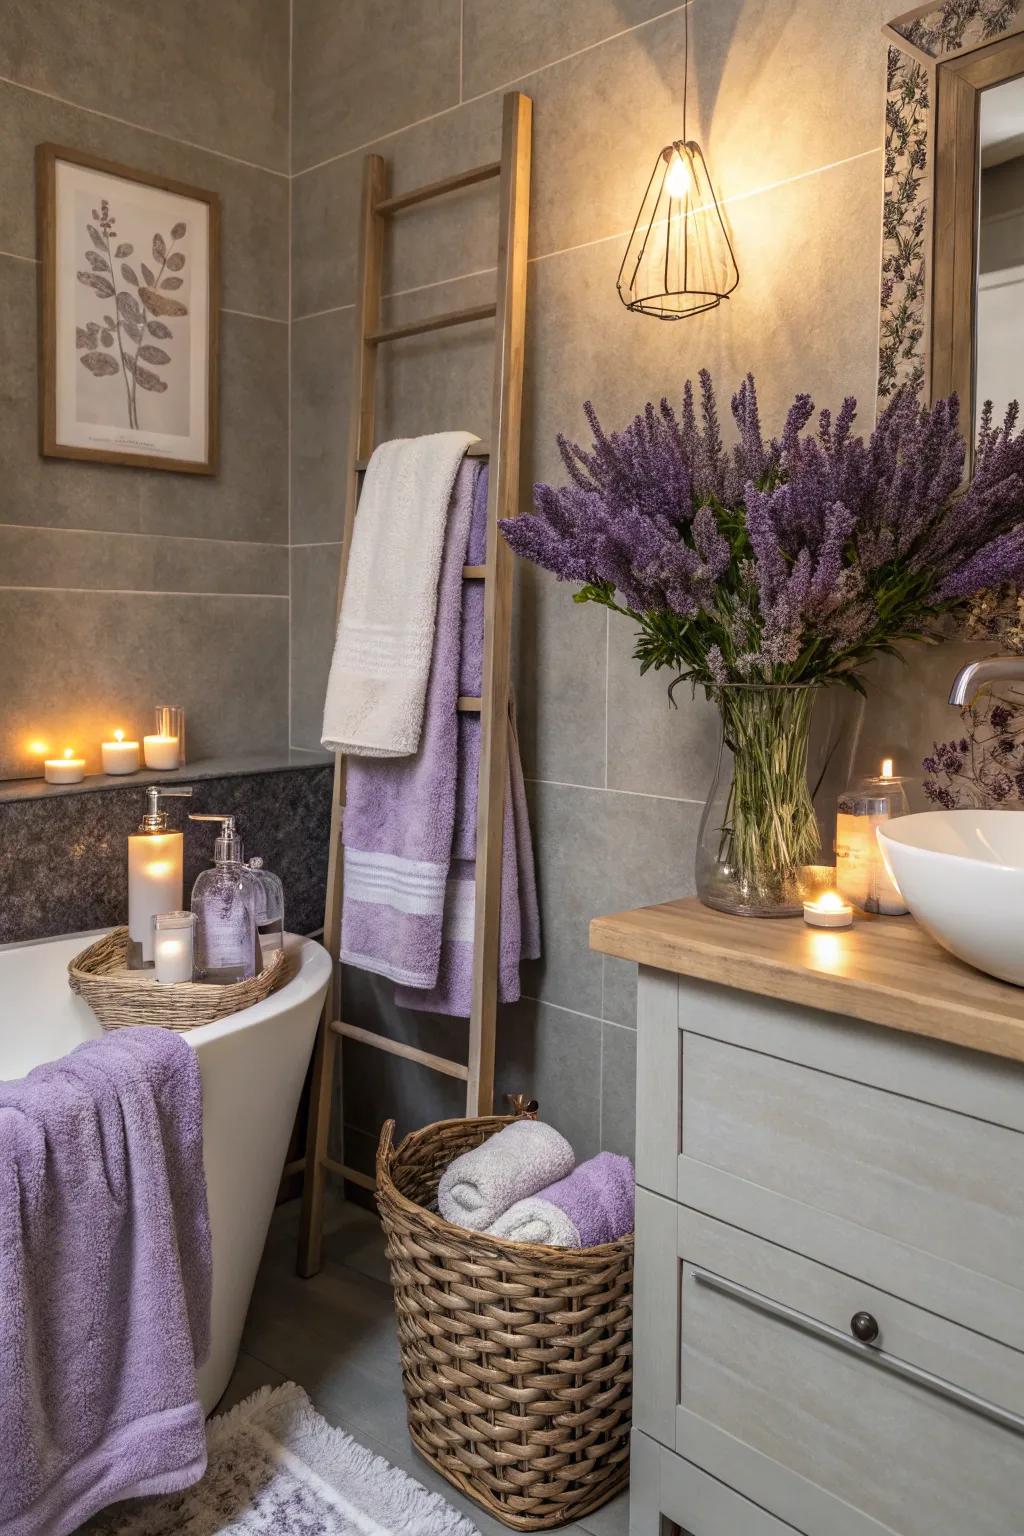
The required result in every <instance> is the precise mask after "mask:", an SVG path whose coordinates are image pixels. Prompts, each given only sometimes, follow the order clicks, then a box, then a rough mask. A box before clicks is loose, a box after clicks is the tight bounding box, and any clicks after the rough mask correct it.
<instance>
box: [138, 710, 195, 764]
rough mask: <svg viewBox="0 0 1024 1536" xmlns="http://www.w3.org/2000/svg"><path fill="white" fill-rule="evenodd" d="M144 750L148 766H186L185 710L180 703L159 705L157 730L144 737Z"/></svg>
mask: <svg viewBox="0 0 1024 1536" xmlns="http://www.w3.org/2000/svg"><path fill="white" fill-rule="evenodd" d="M142 750H143V755H144V757H145V760H146V767H147V768H183V767H184V766H185V711H184V710H183V709H182V708H181V707H180V706H179V705H176V704H158V705H157V708H156V731H155V733H154V734H153V735H152V736H144V737H143V739H142Z"/></svg>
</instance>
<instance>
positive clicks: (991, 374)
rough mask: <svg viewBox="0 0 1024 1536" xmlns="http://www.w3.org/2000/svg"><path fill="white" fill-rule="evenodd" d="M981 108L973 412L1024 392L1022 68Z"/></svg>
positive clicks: (1000, 408) (998, 408) (1001, 407)
mask: <svg viewBox="0 0 1024 1536" xmlns="http://www.w3.org/2000/svg"><path fill="white" fill-rule="evenodd" d="M980 98H981V99H980V103H979V112H978V273H977V296H976V300H975V314H974V416H975V427H977V421H978V417H979V416H980V413H981V407H982V403H983V402H984V401H985V400H991V401H992V403H993V405H994V407H995V416H996V420H1000V419H1001V418H1002V415H1003V412H1004V411H1005V410H1006V407H1007V405H1008V404H1009V402H1010V401H1011V400H1014V399H1016V398H1017V397H1018V396H1019V395H1020V392H1021V369H1022V360H1024V76H1022V77H1018V78H1017V79H1015V80H1006V81H1004V82H1003V83H1002V84H1000V85H990V86H988V87H987V88H986V89H985V90H983V91H982V92H981V93H980Z"/></svg>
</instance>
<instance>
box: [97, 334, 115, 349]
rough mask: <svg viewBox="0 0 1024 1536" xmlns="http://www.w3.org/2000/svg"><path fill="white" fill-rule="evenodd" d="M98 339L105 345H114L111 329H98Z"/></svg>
mask: <svg viewBox="0 0 1024 1536" xmlns="http://www.w3.org/2000/svg"><path fill="white" fill-rule="evenodd" d="M100 341H102V343H103V345H104V346H105V347H112V346H113V345H114V333H113V331H100Z"/></svg>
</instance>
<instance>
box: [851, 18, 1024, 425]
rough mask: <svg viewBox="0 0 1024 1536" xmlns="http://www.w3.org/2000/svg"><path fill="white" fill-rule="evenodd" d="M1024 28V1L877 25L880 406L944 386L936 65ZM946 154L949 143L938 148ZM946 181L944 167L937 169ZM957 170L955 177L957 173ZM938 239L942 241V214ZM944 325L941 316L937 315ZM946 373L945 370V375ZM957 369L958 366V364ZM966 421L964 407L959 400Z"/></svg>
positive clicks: (940, 390)
mask: <svg viewBox="0 0 1024 1536" xmlns="http://www.w3.org/2000/svg"><path fill="white" fill-rule="evenodd" d="M1020 33H1024V0H943V3H942V4H940V5H936V4H935V3H934V0H932V3H931V4H928V5H922V6H918V7H917V8H916V9H915V10H913V11H909V12H907V13H906V14H905V15H903V16H899V17H897V18H896V20H895V21H891V22H889V24H888V25H887V26H886V27H884V28H883V35H884V37H885V40H886V42H887V44H888V57H887V69H886V95H885V171H884V185H883V198H882V283H881V294H880V307H881V314H880V323H879V340H878V404H879V406H880V407H881V406H882V405H884V404H885V402H886V401H887V400H888V399H889V398H890V397H891V396H892V394H893V393H894V392H895V391H896V390H897V389H898V388H899V387H900V385H901V384H909V385H911V386H912V387H913V388H915V389H920V390H921V391H922V394H923V395H924V397H925V398H928V397H929V396H930V394H931V392H932V387H933V382H934V383H935V385H936V389H935V393H936V394H942V393H946V392H948V386H947V388H946V389H943V388H942V387H941V384H942V383H945V382H946V381H945V379H943V380H941V381H940V380H939V379H938V378H937V377H936V375H935V372H934V369H933V357H932V346H931V343H932V332H933V321H934V319H935V316H934V311H933V302H934V291H935V290H934V283H935V262H934V260H933V255H934V245H935V213H936V207H935V202H936V177H937V163H938V160H939V132H938V129H939V123H938V117H937V113H936V101H937V97H938V90H939V85H940V71H941V70H942V69H943V67H944V66H949V65H951V64H953V63H954V62H955V61H957V60H962V59H964V58H966V57H967V56H969V55H971V54H975V53H978V52H979V50H982V49H986V48H990V47H991V46H992V45H993V44H996V43H999V42H1001V41H1002V40H1004V39H1006V38H1012V37H1015V36H1016V35H1018V34H1020ZM943 152H944V153H945V152H946V146H944V147H943ZM941 169H942V171H943V173H944V177H945V176H946V175H948V174H949V167H948V166H947V165H943V166H942V168H941ZM955 171H956V168H955V167H954V172H953V174H954V175H955ZM943 225H944V228H943V239H944V240H945V239H946V238H948V237H949V234H950V232H949V230H948V229H946V228H945V218H944V217H943ZM941 318H942V322H943V324H945V323H946V317H945V315H943V316H942V317H941ZM948 371H949V370H947V372H948ZM960 371H961V372H962V371H963V370H962V369H961V370H960ZM965 406H966V412H965V414H966V416H967V418H968V419H970V404H969V403H968V402H965Z"/></svg>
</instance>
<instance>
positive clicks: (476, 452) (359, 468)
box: [355, 443, 491, 475]
mask: <svg viewBox="0 0 1024 1536" xmlns="http://www.w3.org/2000/svg"><path fill="white" fill-rule="evenodd" d="M490 456H491V445H490V443H470V445H469V447H468V448H467V449H466V458H467V459H489V458H490ZM369 464H370V461H369V459H356V464H355V469H356V474H357V475H364V474H365V473H366V471H367V469H368V468H369Z"/></svg>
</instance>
